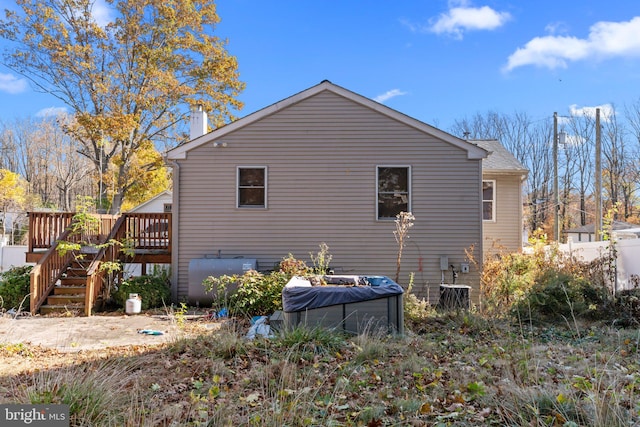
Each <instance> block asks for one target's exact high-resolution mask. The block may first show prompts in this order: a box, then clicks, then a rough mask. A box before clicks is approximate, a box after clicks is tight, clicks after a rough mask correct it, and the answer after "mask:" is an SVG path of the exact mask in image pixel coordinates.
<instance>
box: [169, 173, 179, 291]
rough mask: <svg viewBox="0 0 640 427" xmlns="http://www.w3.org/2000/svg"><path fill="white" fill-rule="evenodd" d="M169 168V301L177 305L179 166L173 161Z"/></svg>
mask: <svg viewBox="0 0 640 427" xmlns="http://www.w3.org/2000/svg"><path fill="white" fill-rule="evenodd" d="M170 166H171V168H172V169H173V173H172V180H173V194H172V200H171V300H172V301H173V302H174V303H176V304H177V303H178V259H179V258H178V242H179V240H180V239H179V238H178V237H179V231H178V224H179V223H180V205H179V204H178V203H177V201H178V200H180V186H179V185H178V183H179V182H180V180H179V179H178V178H179V176H180V164H179V163H178V162H177V161H176V160H173V161H171V162H170Z"/></svg>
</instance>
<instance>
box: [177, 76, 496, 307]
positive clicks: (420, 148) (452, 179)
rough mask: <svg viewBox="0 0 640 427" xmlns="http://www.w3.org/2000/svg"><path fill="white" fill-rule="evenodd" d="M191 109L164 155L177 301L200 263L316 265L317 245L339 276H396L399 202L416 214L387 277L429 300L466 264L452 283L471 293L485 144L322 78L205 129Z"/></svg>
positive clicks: (190, 288)
mask: <svg viewBox="0 0 640 427" xmlns="http://www.w3.org/2000/svg"><path fill="white" fill-rule="evenodd" d="M196 113H197V114H198V115H196V117H195V118H193V119H192V125H193V124H194V123H195V126H196V128H200V131H196V132H195V133H193V132H192V139H191V140H190V141H189V142H187V143H184V144H182V145H180V146H178V147H176V148H174V149H172V150H171V151H169V152H168V154H167V160H168V162H169V163H170V165H171V166H172V168H173V179H174V182H173V204H172V221H173V223H172V229H173V244H172V245H173V246H172V247H173V249H172V257H173V262H172V265H173V269H172V283H173V292H174V297H175V298H176V299H178V300H180V299H184V298H189V297H190V294H195V293H197V292H196V291H195V290H194V287H195V286H196V285H199V284H198V283H194V282H198V281H200V282H201V278H200V277H199V275H202V273H203V269H204V270H206V268H207V267H206V266H207V265H210V266H211V270H212V271H225V266H229V265H232V266H233V265H235V266H236V267H235V268H238V269H242V268H245V267H246V266H255V267H256V268H257V269H258V270H264V271H268V270H271V269H273V268H274V267H275V266H277V264H278V263H279V262H280V261H281V260H282V259H283V258H284V257H286V256H287V255H288V254H292V255H293V256H295V257H296V258H298V259H302V260H304V261H306V262H307V263H308V264H309V265H313V264H312V261H311V257H310V254H314V255H315V254H316V253H317V252H318V250H319V246H320V244H321V243H325V244H326V245H328V247H329V252H330V253H331V255H332V261H331V265H330V267H331V268H333V269H334V271H335V273H336V274H339V273H343V274H366V275H384V276H389V277H391V278H394V277H395V273H396V258H397V253H398V244H397V242H396V239H395V235H394V231H395V230H396V222H395V220H396V215H397V214H398V213H399V212H402V211H405V212H411V213H413V215H414V217H415V221H414V225H413V227H412V228H411V229H410V231H409V236H410V237H409V239H408V240H407V241H406V242H405V247H404V251H403V254H402V266H401V275H400V279H399V280H398V282H399V283H400V284H401V285H402V286H403V287H404V288H405V289H406V287H407V285H408V284H409V281H410V276H413V290H414V292H415V293H416V294H418V296H422V297H426V298H428V299H429V300H430V301H431V302H434V303H435V302H437V300H438V296H439V285H440V284H441V283H451V281H452V278H453V274H452V271H451V266H453V269H455V270H456V271H460V270H465V271H466V270H467V269H466V268H465V267H466V266H467V265H468V266H469V269H468V272H465V273H461V274H459V276H458V278H457V284H468V285H470V286H472V288H473V290H472V299H474V300H477V297H478V291H477V290H478V286H479V269H480V268H481V266H482V254H483V244H484V237H483V199H482V194H483V191H482V186H483V175H482V162H483V159H485V158H486V157H487V150H486V149H485V148H483V147H482V146H480V145H478V144H474V143H471V142H468V141H465V140H462V139H459V138H457V137H455V136H452V135H450V134H448V133H446V132H444V131H442V130H440V129H437V128H435V127H433V126H430V125H428V124H426V123H423V122H421V121H419V120H416V119H414V118H411V117H409V116H407V115H404V114H402V113H400V112H398V111H395V110H393V109H391V108H389V107H387V106H385V105H383V104H380V103H378V102H375V101H373V100H371V99H369V98H366V97H364V96H361V95H359V94H356V93H354V92H352V91H349V90H347V89H345V88H342V87H340V86H337V85H335V84H333V83H331V82H328V81H323V82H321V83H320V84H318V85H316V86H313V87H311V88H309V89H306V90H304V91H302V92H300V93H297V94H295V95H293V96H291V97H289V98H286V99H284V100H282V101H279V102H277V103H275V104H273V105H270V106H268V107H266V108H264V109H262V110H259V111H257V112H254V113H253V114H250V115H248V116H246V117H244V118H241V119H239V120H237V121H235V122H233V123H230V124H227V125H225V126H223V127H220V128H218V129H216V130H214V131H212V132H209V133H204V131H205V129H206V117H205V118H204V119H203V118H202V114H203V113H204V112H202V111H197V112H196ZM203 123H204V125H203ZM202 133H204V134H202ZM489 179H491V178H489ZM498 189H500V187H498ZM497 194H499V193H497ZM500 201H501V199H498V200H497V203H498V204H499V203H500ZM471 248H473V250H472V251H470V249H471ZM470 253H473V258H474V259H470ZM203 266H204V267H203ZM218 267H220V268H218ZM216 269H217V270H216ZM205 272H206V271H205Z"/></svg>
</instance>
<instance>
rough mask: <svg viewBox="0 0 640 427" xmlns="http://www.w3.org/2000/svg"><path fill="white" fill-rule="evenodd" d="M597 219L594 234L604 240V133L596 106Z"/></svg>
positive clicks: (597, 240)
mask: <svg viewBox="0 0 640 427" xmlns="http://www.w3.org/2000/svg"><path fill="white" fill-rule="evenodd" d="M595 163H596V164H595V169H596V171H595V174H596V176H595V179H596V194H595V199H596V200H595V202H596V221H595V223H594V228H593V232H594V236H595V239H596V242H600V241H601V240H602V135H601V133H600V109H599V108H596V162H595Z"/></svg>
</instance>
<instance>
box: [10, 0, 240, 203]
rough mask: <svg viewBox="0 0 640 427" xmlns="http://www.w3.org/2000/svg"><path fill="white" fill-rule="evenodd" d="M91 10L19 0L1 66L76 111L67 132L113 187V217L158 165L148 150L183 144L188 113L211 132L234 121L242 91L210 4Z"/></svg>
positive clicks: (148, 3)
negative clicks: (196, 110)
mask: <svg viewBox="0 0 640 427" xmlns="http://www.w3.org/2000/svg"><path fill="white" fill-rule="evenodd" d="M95 4H96V2H95V1H94V0H44V1H43V0H16V7H17V9H16V10H6V11H5V18H4V19H2V20H0V37H2V38H4V39H5V40H7V41H9V42H11V43H10V46H11V48H10V49H9V50H7V51H5V54H4V63H5V65H7V66H8V67H9V68H11V69H12V70H13V71H14V72H16V73H18V74H20V75H22V76H23V77H25V78H27V79H28V80H30V82H31V83H32V86H33V87H35V89H36V90H38V91H41V92H45V93H48V94H51V95H53V96H54V97H56V98H58V99H59V100H60V101H62V102H63V103H64V104H66V105H67V106H68V107H69V109H70V110H71V112H72V114H73V117H74V120H73V121H72V122H71V123H70V124H68V125H66V126H65V129H66V132H68V133H69V135H72V136H73V137H74V138H75V139H76V140H77V141H79V142H80V147H81V148H80V150H79V154H80V155H82V156H85V157H86V158H88V159H90V160H91V162H93V164H94V167H95V170H96V173H97V174H99V175H100V176H101V177H108V178H109V179H110V180H112V181H111V184H112V185H111V186H106V185H103V186H101V195H100V197H101V199H109V202H110V212H112V213H117V212H119V211H120V208H121V205H122V202H123V201H124V200H125V197H126V196H127V193H128V192H129V191H134V189H135V188H136V186H137V185H138V184H140V183H141V179H143V178H142V177H141V175H140V174H139V171H140V170H145V171H147V172H150V171H151V169H154V168H158V167H159V166H160V162H158V156H157V155H156V156H149V153H148V152H149V148H150V144H151V147H154V145H153V144H157V143H161V142H165V141H174V142H180V141H181V140H184V139H185V138H186V135H183V134H180V133H179V129H180V125H181V124H183V123H185V121H186V120H187V118H188V117H187V116H188V114H189V106H191V105H195V104H200V105H202V106H203V107H204V108H205V109H206V111H208V113H209V117H210V118H211V120H212V122H213V123H212V124H213V126H215V127H217V126H220V125H223V124H224V123H227V122H229V121H231V120H233V119H234V118H235V117H234V116H233V111H235V110H238V109H240V108H241V107H242V105H241V103H240V102H239V101H238V99H237V96H238V95H239V93H240V92H241V91H242V90H243V89H244V84H243V83H242V82H240V81H239V74H238V65H237V61H236V58H235V57H234V56H232V55H230V54H229V53H228V52H227V51H226V41H225V40H223V39H220V38H219V37H217V36H215V35H214V34H213V33H214V29H215V26H216V24H217V23H218V22H219V17H218V15H217V12H216V5H215V3H214V2H213V1H211V0H122V1H117V0H106V3H105V4H106V6H107V10H108V14H107V15H108V16H107V17H106V18H105V17H104V14H98V13H95V12H96V11H95V10H94V7H95ZM145 159H148V160H149V161H148V163H146V164H144V161H145ZM138 187H139V186H138ZM107 189H111V191H112V192H113V194H109V193H108V191H107Z"/></svg>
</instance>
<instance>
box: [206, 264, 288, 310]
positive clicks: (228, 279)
mask: <svg viewBox="0 0 640 427" xmlns="http://www.w3.org/2000/svg"><path fill="white" fill-rule="evenodd" d="M288 281H289V277H288V275H287V274H285V273H283V272H281V271H274V272H271V273H269V274H268V275H264V274H262V273H259V272H257V271H255V270H250V271H247V272H246V273H244V274H243V275H242V276H239V275H237V274H234V275H232V276H228V275H224V276H220V277H208V278H207V279H206V280H205V281H204V283H203V285H204V286H205V289H206V290H207V292H211V291H214V290H215V292H216V295H217V297H216V303H215V304H216V305H217V306H218V307H219V308H223V307H225V308H227V309H228V310H229V311H231V312H232V313H241V314H244V315H247V316H249V317H251V316H264V315H268V314H271V313H273V312H274V311H276V310H281V309H282V289H283V288H284V286H285V285H286V284H287V282H288Z"/></svg>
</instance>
